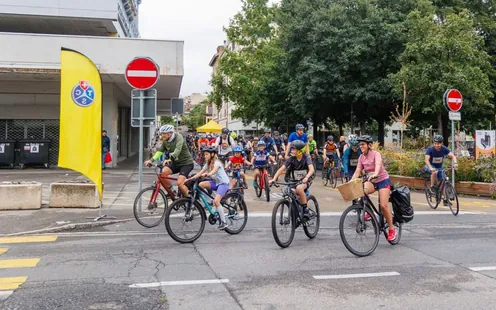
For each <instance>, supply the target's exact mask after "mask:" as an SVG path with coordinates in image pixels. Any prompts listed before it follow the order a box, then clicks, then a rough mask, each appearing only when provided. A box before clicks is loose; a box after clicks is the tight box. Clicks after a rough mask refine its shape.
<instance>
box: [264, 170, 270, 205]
mask: <svg viewBox="0 0 496 310" xmlns="http://www.w3.org/2000/svg"><path fill="white" fill-rule="evenodd" d="M264 187H265V199H267V202H269V201H270V186H269V177H268V176H267V175H264Z"/></svg>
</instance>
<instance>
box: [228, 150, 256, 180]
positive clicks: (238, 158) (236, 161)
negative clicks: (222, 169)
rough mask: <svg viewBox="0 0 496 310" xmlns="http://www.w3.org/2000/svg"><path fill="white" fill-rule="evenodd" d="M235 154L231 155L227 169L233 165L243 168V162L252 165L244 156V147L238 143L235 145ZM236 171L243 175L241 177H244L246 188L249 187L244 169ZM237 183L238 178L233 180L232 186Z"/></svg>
mask: <svg viewBox="0 0 496 310" xmlns="http://www.w3.org/2000/svg"><path fill="white" fill-rule="evenodd" d="M233 154H234V155H233V156H231V158H230V159H229V161H228V162H227V163H226V169H229V167H230V166H231V165H232V166H233V168H241V167H243V164H246V165H251V162H249V161H247V160H246V159H245V158H244V157H243V148H241V146H239V145H236V146H235V147H233ZM235 173H239V174H240V175H241V178H243V183H244V184H245V188H248V186H247V183H246V178H245V174H244V173H243V171H241V170H240V171H236V172H235ZM235 185H236V180H235V179H233V180H231V186H230V187H231V188H233V187H234V186H235Z"/></svg>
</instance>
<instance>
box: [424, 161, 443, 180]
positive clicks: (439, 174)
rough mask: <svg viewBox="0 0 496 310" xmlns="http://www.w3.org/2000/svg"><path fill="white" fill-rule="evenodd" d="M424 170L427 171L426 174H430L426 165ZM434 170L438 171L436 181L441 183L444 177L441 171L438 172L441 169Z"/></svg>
mask: <svg viewBox="0 0 496 310" xmlns="http://www.w3.org/2000/svg"><path fill="white" fill-rule="evenodd" d="M424 168H425V171H427V172H430V171H431V169H429V167H427V165H425V167H424ZM432 168H436V167H434V166H433V167H432ZM436 169H438V170H437V180H438V181H442V180H443V179H444V177H443V171H442V170H439V169H441V168H436Z"/></svg>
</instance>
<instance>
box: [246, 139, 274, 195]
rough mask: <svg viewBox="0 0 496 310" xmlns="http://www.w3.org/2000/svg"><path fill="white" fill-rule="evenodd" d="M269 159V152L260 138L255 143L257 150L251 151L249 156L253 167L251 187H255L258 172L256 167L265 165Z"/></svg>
mask: <svg viewBox="0 0 496 310" xmlns="http://www.w3.org/2000/svg"><path fill="white" fill-rule="evenodd" d="M269 160H270V154H269V152H268V151H267V148H266V147H265V142H263V141H262V140H260V141H258V143H257V151H256V152H254V153H253V157H252V158H251V163H250V164H251V165H252V166H254V167H255V168H254V169H253V187H255V188H257V182H256V181H257V178H258V175H259V174H260V170H259V169H258V167H260V166H267V162H268V161H269Z"/></svg>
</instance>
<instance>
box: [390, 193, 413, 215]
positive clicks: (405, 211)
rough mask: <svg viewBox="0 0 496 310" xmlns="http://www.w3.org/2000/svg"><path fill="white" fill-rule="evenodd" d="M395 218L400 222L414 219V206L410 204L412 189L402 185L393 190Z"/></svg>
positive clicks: (392, 199)
mask: <svg viewBox="0 0 496 310" xmlns="http://www.w3.org/2000/svg"><path fill="white" fill-rule="evenodd" d="M391 203H392V204H393V210H394V219H395V220H396V222H398V223H408V222H410V221H411V220H413V207H412V205H411V204H410V189H409V188H408V187H407V186H400V187H398V188H395V189H394V190H393V191H392V192H391Z"/></svg>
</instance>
